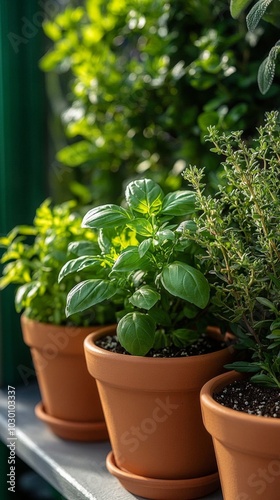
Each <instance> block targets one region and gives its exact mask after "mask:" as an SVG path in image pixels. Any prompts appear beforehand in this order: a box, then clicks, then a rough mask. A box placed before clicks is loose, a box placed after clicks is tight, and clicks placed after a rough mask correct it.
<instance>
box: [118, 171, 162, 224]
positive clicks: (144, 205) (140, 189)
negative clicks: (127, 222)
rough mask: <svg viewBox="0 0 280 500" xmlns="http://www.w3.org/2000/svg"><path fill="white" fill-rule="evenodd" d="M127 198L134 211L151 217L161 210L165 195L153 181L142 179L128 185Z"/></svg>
mask: <svg viewBox="0 0 280 500" xmlns="http://www.w3.org/2000/svg"><path fill="white" fill-rule="evenodd" d="M125 198H126V201H127V203H128V205H129V206H130V208H131V209H132V210H133V211H135V212H139V213H141V214H150V215H151V214H156V213H158V212H159V211H160V210H161V207H162V201H163V198H164V194H163V191H162V189H161V187H160V186H159V185H158V184H157V183H156V182H154V181H153V180H152V179H140V180H137V181H133V182H131V183H130V184H128V186H127V188H126V190H125Z"/></svg>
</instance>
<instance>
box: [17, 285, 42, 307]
mask: <svg viewBox="0 0 280 500" xmlns="http://www.w3.org/2000/svg"><path fill="white" fill-rule="evenodd" d="M39 288H40V283H38V282H35V281H31V282H30V283H25V284H24V285H22V286H20V287H19V288H18V289H17V292H16V296H15V308H16V312H18V313H20V312H21V310H22V309H23V308H25V307H26V304H25V303H24V302H25V300H26V299H27V298H32V297H34V296H35V295H36V294H37V292H38V290H39Z"/></svg>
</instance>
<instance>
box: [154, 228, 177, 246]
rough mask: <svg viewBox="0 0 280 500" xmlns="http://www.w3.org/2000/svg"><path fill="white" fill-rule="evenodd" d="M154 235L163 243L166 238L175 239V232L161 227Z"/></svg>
mask: <svg viewBox="0 0 280 500" xmlns="http://www.w3.org/2000/svg"><path fill="white" fill-rule="evenodd" d="M156 236H157V238H158V240H159V242H160V243H163V242H164V241H166V240H171V241H174V240H175V233H174V231H171V229H162V230H160V231H158V232H157V234H156Z"/></svg>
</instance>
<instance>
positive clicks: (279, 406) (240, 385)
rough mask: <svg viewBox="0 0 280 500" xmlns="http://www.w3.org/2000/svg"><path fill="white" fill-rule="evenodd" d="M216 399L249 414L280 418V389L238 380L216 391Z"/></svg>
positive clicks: (222, 403) (224, 404)
mask: <svg viewBox="0 0 280 500" xmlns="http://www.w3.org/2000/svg"><path fill="white" fill-rule="evenodd" d="M213 398H214V400H215V401H217V402H218V403H220V404H221V405H223V406H226V407H228V408H232V409H233V410H237V411H243V412H245V413H249V415H258V416H263V417H273V418H280V389H277V388H271V387H260V386H258V385H256V384H253V383H252V382H250V381H248V380H236V381H235V382H232V383H231V384H229V385H227V386H226V387H224V388H223V389H222V390H221V391H220V392H217V393H214V394H213Z"/></svg>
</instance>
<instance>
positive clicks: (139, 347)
mask: <svg viewBox="0 0 280 500" xmlns="http://www.w3.org/2000/svg"><path fill="white" fill-rule="evenodd" d="M155 331H156V325H155V322H154V321H153V319H152V318H150V316H148V315H147V314H143V313H139V312H131V313H128V314H126V315H125V316H124V317H123V318H122V319H121V320H120V321H119V323H118V326H117V335H118V338H119V341H120V343H121V345H122V346H123V347H124V349H126V350H127V351H128V352H129V353H130V354H133V355H134V356H145V354H147V353H148V352H149V350H150V349H151V348H152V347H153V345H154V339H155Z"/></svg>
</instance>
